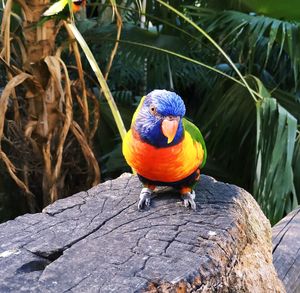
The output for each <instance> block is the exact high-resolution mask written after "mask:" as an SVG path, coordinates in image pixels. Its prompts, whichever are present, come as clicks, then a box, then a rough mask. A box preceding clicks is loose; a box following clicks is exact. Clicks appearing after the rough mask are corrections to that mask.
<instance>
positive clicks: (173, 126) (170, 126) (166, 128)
mask: <svg viewBox="0 0 300 293" xmlns="http://www.w3.org/2000/svg"><path fill="white" fill-rule="evenodd" d="M179 119H180V118H179V117H174V116H167V117H166V118H165V119H164V120H163V122H162V124H161V130H162V133H163V135H164V136H165V137H167V138H168V144H169V143H171V142H172V141H173V139H174V137H175V135H176V132H177V129H178V122H179Z"/></svg>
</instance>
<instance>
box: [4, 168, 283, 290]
mask: <svg viewBox="0 0 300 293" xmlns="http://www.w3.org/2000/svg"><path fill="white" fill-rule="evenodd" d="M140 191H141V184H140V182H139V181H138V179H137V177H136V176H133V175H129V174H123V175H122V176H121V177H120V178H118V179H115V180H112V181H107V182H105V183H103V184H100V185H98V186H96V187H94V188H92V189H90V190H88V191H87V192H81V193H78V194H76V195H73V196H72V197H69V198H66V199H62V200H59V201H57V202H55V203H54V204H52V205H50V206H48V207H47V208H45V209H44V211H43V212H42V213H39V214H28V215H24V216H21V217H18V218H16V219H15V220H13V221H9V222H6V223H4V224H2V225H0V271H1V282H0V292H26V291H27V292H29V291H30V292H43V293H44V292H55V293H57V292H101V293H103V292H120V293H123V292H124V293H127V292H252V293H253V292H255V293H260V292H262V293H266V292H285V290H284V288H283V287H282V284H281V282H280V280H279V279H278V278H277V274H276V272H275V269H274V267H273V264H272V244H271V228H270V224H269V222H268V220H267V219H266V218H265V216H264V215H263V213H262V212H261V210H260V208H259V207H258V205H257V204H256V202H255V201H254V199H253V198H252V197H251V195H250V194H248V193H247V192H246V191H244V190H243V189H241V188H239V187H236V186H234V185H229V184H224V183H221V182H217V181H215V180H214V179H213V178H211V177H208V176H204V175H202V178H201V182H200V184H199V185H198V187H197V190H196V202H197V211H192V210H190V209H187V208H185V207H183V205H182V203H181V201H180V196H179V194H177V193H175V192H174V191H170V190H165V189H162V190H161V191H159V192H158V195H157V197H156V198H154V199H153V201H152V205H151V208H150V209H147V210H145V211H142V212H139V211H138V210H137V201H138V197H139V193H140Z"/></svg>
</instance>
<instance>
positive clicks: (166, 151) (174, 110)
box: [123, 90, 207, 210]
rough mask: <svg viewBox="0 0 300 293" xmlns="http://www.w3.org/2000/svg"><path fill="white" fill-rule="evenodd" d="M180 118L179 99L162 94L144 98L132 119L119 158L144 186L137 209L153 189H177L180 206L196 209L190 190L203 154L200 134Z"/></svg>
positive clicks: (168, 94) (151, 93) (193, 194)
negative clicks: (181, 203) (169, 187)
mask: <svg viewBox="0 0 300 293" xmlns="http://www.w3.org/2000/svg"><path fill="white" fill-rule="evenodd" d="M184 115H185V105H184V102H183V100H182V99H181V97H180V96H178V95H177V94H176V93H174V92H170V91H166V90H154V91H152V92H150V93H149V94H148V95H146V96H144V97H143V98H142V100H141V102H140V104H139V106H138V108H137V109H136V111H135V113H134V115H133V118H132V123H131V129H130V130H129V131H128V132H127V134H126V136H125V138H124V140H123V154H124V157H125V159H126V161H127V163H128V164H129V165H130V166H131V167H132V168H133V169H134V170H135V171H136V172H137V174H138V176H139V179H140V181H141V182H142V183H143V185H144V188H143V189H142V191H141V193H140V200H139V203H138V208H139V209H142V208H143V207H144V206H145V205H146V206H149V205H150V201H151V198H152V193H153V190H154V189H155V187H156V186H171V187H174V188H175V189H178V190H179V191H180V193H181V197H182V199H183V201H184V206H186V207H188V206H189V205H190V206H191V208H192V209H193V210H195V209H196V203H195V201H194V199H195V192H194V191H193V188H194V186H195V184H196V183H197V182H198V181H199V179H200V168H201V167H203V166H204V164H205V161H206V156H207V153H206V146H205V142H204V139H203V136H202V134H201V132H200V130H199V129H198V128H197V127H196V126H195V125H194V124H193V123H191V122H189V121H188V120H186V119H185V118H183V116H184Z"/></svg>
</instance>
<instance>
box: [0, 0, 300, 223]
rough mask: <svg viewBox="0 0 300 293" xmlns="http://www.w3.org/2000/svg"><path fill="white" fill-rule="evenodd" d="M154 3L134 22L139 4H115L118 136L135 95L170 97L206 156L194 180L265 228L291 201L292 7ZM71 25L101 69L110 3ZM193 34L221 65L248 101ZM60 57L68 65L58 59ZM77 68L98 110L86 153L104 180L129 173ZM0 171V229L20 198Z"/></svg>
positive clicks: (106, 116)
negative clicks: (158, 92)
mask: <svg viewBox="0 0 300 293" xmlns="http://www.w3.org/2000/svg"><path fill="white" fill-rule="evenodd" d="M162 2H163V1H150V0H149V1H146V4H147V5H146V10H145V11H144V10H143V9H142V10H143V11H144V12H145V13H144V14H142V13H141V12H140V10H141V6H143V5H142V3H141V2H140V1H116V4H117V5H118V6H117V7H118V10H119V12H120V14H121V16H122V20H123V27H122V33H121V38H120V42H119V47H118V51H117V54H116V56H115V58H114V61H113V65H112V68H111V71H110V74H109V77H108V85H109V88H110V90H111V92H112V94H113V96H114V98H115V100H116V103H117V105H118V108H119V110H120V112H121V116H122V118H123V120H124V124H125V126H126V128H127V129H128V128H129V126H130V121H131V116H132V114H133V111H134V109H135V108H136V106H137V104H138V102H139V100H140V98H141V97H142V96H143V95H144V94H146V93H147V92H149V91H151V90H153V89H154V88H165V89H172V90H175V91H176V92H177V93H178V94H180V95H181V96H182V97H183V99H184V101H185V103H186V106H187V116H188V118H189V119H191V120H192V121H193V122H194V123H195V124H196V125H197V126H198V127H199V128H200V130H201V131H202V133H203V134H204V136H205V139H206V142H207V149H208V154H209V155H208V161H207V165H206V167H205V168H204V170H203V173H205V174H208V175H211V176H214V177H215V178H217V179H219V180H223V181H226V182H230V183H234V184H237V185H239V186H242V187H244V188H245V189H247V190H248V191H249V192H251V193H252V194H253V195H254V196H255V198H256V199H257V201H258V203H259V204H260V206H261V207H262V209H263V211H264V212H265V214H266V215H267V217H268V218H269V219H270V221H271V223H272V224H275V223H276V222H277V221H279V220H280V219H281V218H282V217H283V216H284V215H285V214H287V213H288V212H289V211H291V210H292V209H294V208H295V207H296V206H297V205H298V204H299V201H300V138H299V119H300V105H299V102H300V97H299V62H300V48H299V46H300V42H299V37H300V35H299V23H298V20H299V19H300V9H299V8H300V7H299V6H300V4H298V3H297V2H296V1H295V0H289V1H286V2H284V5H282V3H283V2H282V1H279V0H276V1H272V3H271V4H270V1H267V0H265V1H253V0H252V1H246V0H245V1H238V0H236V1H233V0H227V1H208V0H207V1H201V0H200V1H184V0H175V1H171V2H170V3H171V4H172V7H173V10H174V9H176V10H177V11H178V12H176V11H172V10H171V9H170V7H167V6H166V5H164V4H163V3H162ZM142 8H145V7H142ZM297 8H298V9H297ZM179 13H182V14H183V15H184V16H185V17H187V18H188V19H189V20H190V21H189V22H188V21H187V20H186V19H184V18H182V17H181V16H180V15H179ZM143 15H144V16H145V18H143ZM76 25H77V27H78V28H79V30H80V32H81V33H82V35H83V36H84V38H85V40H86V42H87V43H88V44H89V46H90V48H91V50H92V52H93V54H94V56H95V58H96V60H97V62H98V64H99V66H100V68H104V67H105V66H106V65H107V63H108V60H109V58H110V54H111V51H112V48H113V47H114V44H115V40H116V33H117V29H116V25H115V20H114V18H112V9H111V5H110V2H109V1H101V3H99V2H93V3H89V5H88V6H87V11H86V15H85V14H84V13H82V14H81V15H80V17H77V21H76ZM199 28H200V30H199ZM201 29H203V30H204V31H205V32H206V33H208V34H209V36H210V37H211V38H212V39H213V40H215V41H216V42H217V43H218V44H219V45H220V46H221V48H222V49H223V50H224V51H225V52H226V54H227V55H228V56H229V57H230V59H231V60H232V62H233V63H234V65H235V67H236V68H237V69H238V70H239V71H240V73H241V74H242V75H243V76H244V78H245V80H246V82H247V84H248V85H249V86H250V87H251V90H252V91H251V93H250V92H249V90H248V89H247V88H246V87H245V84H244V83H243V82H242V81H241V79H240V77H239V76H238V75H237V73H236V71H235V70H234V69H233V68H232V66H230V65H229V63H228V61H227V60H226V59H225V58H224V55H223V54H222V53H221V52H220V50H218V48H216V46H215V45H214V44H213V42H211V41H210V40H209V39H208V38H207V37H206V36H205V34H203V33H201ZM61 38H62V39H63V35H62V36H61ZM63 58H64V60H67V62H66V63H69V64H70V65H72V64H73V63H74V60H72V58H70V56H68V55H67V54H65V55H64V56H63ZM82 60H85V59H84V56H83V57H82ZM84 68H85V72H86V77H87V79H88V85H89V87H90V88H91V89H92V91H93V92H94V94H95V95H96V96H97V98H98V100H99V103H100V127H99V130H98V131H97V133H96V135H95V137H94V151H95V154H96V157H97V160H98V162H99V164H100V167H101V174H102V180H103V181H104V180H106V179H109V178H115V177H117V176H118V175H120V174H121V173H122V172H124V171H129V172H130V169H129V167H128V166H127V165H126V163H125V161H124V158H123V156H122V154H121V138H120V136H119V134H118V131H117V128H116V126H115V123H114V120H113V118H112V115H111V112H110V109H109V107H108V105H107V102H106V100H105V99H104V97H103V96H102V95H101V91H100V90H99V87H98V85H97V83H96V82H95V77H94V76H93V73H92V71H91V70H90V69H89V65H88V63H87V62H86V63H85V64H84ZM0 172H1V174H3V176H1V177H2V178H1V179H0V180H1V181H0V183H1V185H0V199H1V201H2V204H1V207H2V210H1V211H0V212H1V219H0V220H5V219H8V218H12V217H14V216H16V215H17V214H19V213H23V212H25V211H26V205H25V207H24V204H20V205H16V204H14V205H13V206H14V207H13V208H12V204H11V203H12V201H15V198H18V199H19V201H22V195H21V194H20V193H19V191H18V190H16V189H15V188H14V184H13V183H12V182H11V180H10V178H9V176H7V175H6V171H5V169H4V168H3V167H2V165H0ZM12 194H13V195H12ZM1 195H2V196H1ZM2 215H3V216H2Z"/></svg>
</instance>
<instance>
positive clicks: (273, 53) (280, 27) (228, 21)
mask: <svg viewBox="0 0 300 293" xmlns="http://www.w3.org/2000/svg"><path fill="white" fill-rule="evenodd" d="M187 11H188V15H190V16H191V17H193V18H194V19H196V20H197V21H198V22H200V21H201V23H203V24H204V26H205V27H206V30H207V32H208V33H210V34H212V36H214V35H216V36H217V37H218V40H219V42H220V44H221V46H222V47H223V48H224V49H225V50H226V51H227V52H229V54H230V55H231V56H232V58H233V59H234V60H237V59H239V60H241V59H242V60H243V63H248V66H249V69H250V70H251V68H252V67H253V64H254V62H256V63H258V64H264V68H268V69H269V71H270V72H273V73H274V75H275V71H276V70H278V68H279V65H280V63H282V62H284V63H285V67H286V70H288V69H289V68H292V70H293V83H294V87H295V89H296V88H297V87H298V79H299V76H298V74H299V64H300V42H299V35H300V26H299V24H297V23H292V22H288V21H283V20H279V19H275V18H270V17H265V16H257V15H253V14H246V13H242V12H239V11H230V10H229V11H222V12H218V11H211V10H208V9H204V8H201V7H191V6H188V7H187ZM234 56H235V57H234ZM285 56H288V57H289V58H288V59H287V58H285ZM280 76H282V75H280Z"/></svg>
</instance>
